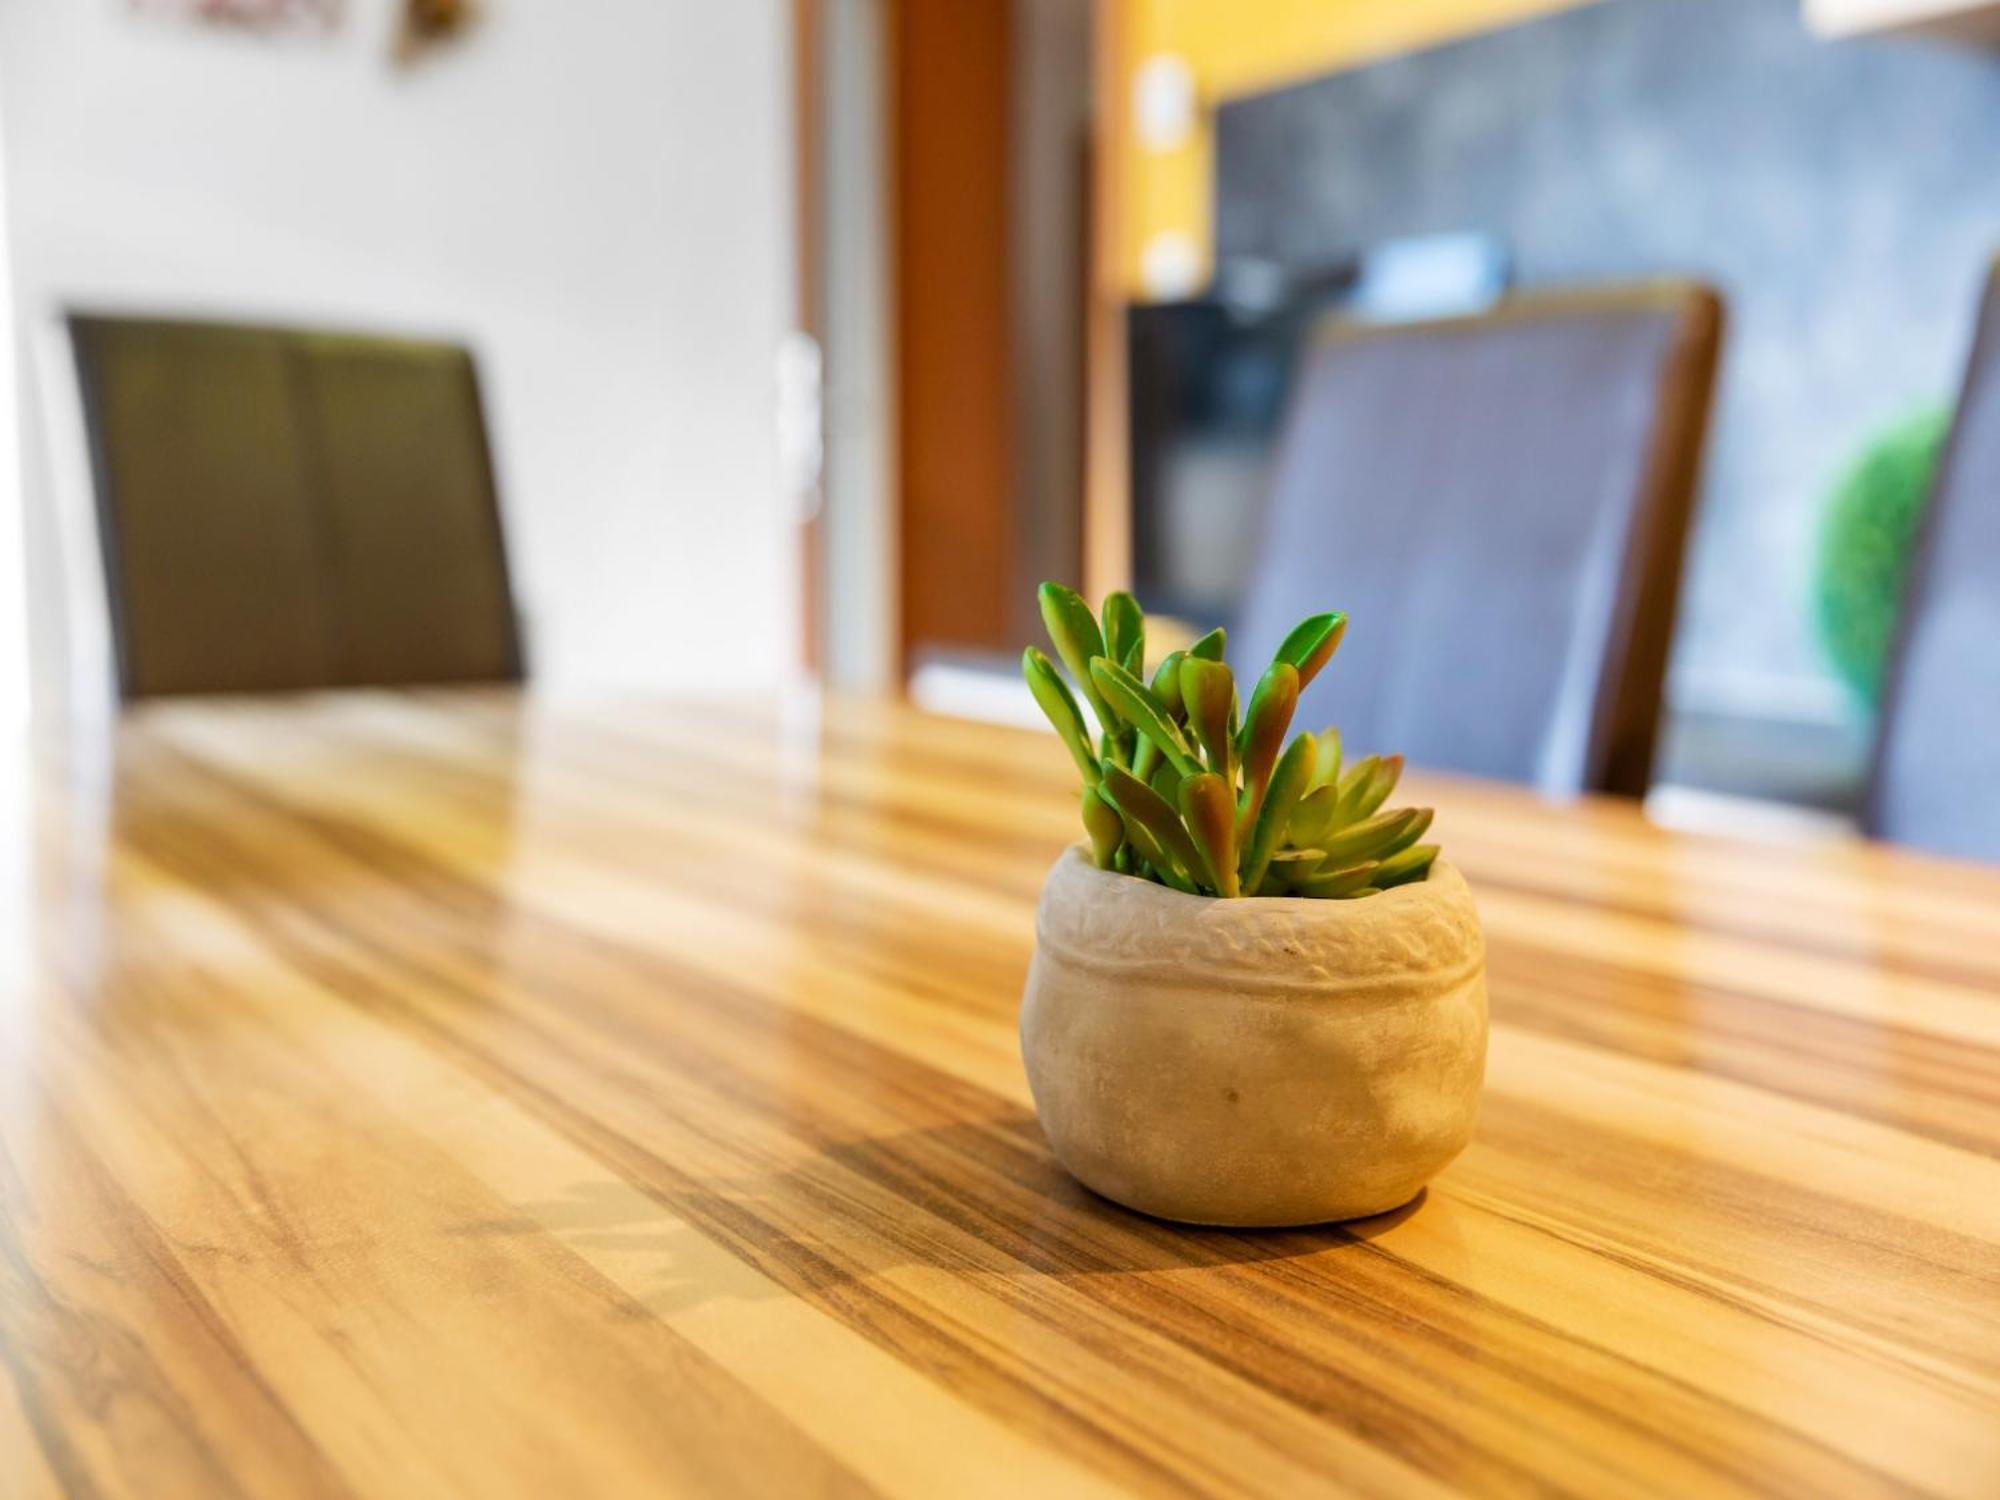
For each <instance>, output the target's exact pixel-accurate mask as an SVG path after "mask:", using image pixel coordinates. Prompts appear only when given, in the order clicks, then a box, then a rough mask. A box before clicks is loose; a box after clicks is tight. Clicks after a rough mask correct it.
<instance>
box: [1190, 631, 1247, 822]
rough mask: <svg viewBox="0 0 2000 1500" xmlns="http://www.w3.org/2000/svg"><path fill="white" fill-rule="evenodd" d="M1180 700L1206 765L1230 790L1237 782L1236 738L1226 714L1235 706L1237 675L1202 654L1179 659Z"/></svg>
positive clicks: (1224, 665) (1228, 714)
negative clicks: (1231, 731) (1181, 660)
mask: <svg viewBox="0 0 2000 1500" xmlns="http://www.w3.org/2000/svg"><path fill="white" fill-rule="evenodd" d="M1180 679H1181V681H1180V691H1181V703H1182V705H1183V706H1184V707H1185V708H1186V709H1187V723H1188V728H1190V729H1192V730H1193V731H1194V736H1195V740H1196V742H1197V743H1198V744H1200V746H1201V752H1202V755H1203V757H1204V758H1205V759H1206V761H1207V762H1208V769H1209V770H1211V771H1213V772H1215V774H1216V775H1218V776H1220V777H1221V778H1222V779H1223V781H1225V782H1226V783H1228V785H1229V786H1230V787H1231V789H1232V790H1233V789H1234V787H1235V785H1236V741H1235V738H1234V736H1233V735H1232V734H1231V733H1230V728H1229V718H1230V715H1231V714H1232V713H1233V712H1234V711H1235V708H1236V676H1235V674H1234V673H1232V672H1231V671H1230V670H1229V668H1228V666H1227V665H1226V664H1224V663H1222V662H1219V661H1210V660H1209V659H1208V658H1207V657H1204V656H1190V657H1188V658H1187V659H1186V660H1184V661H1183V662H1182V663H1181V670H1180Z"/></svg>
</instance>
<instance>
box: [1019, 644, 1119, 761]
mask: <svg viewBox="0 0 2000 1500" xmlns="http://www.w3.org/2000/svg"><path fill="white" fill-rule="evenodd" d="M1021 675H1022V676H1023V677H1025V678H1027V679H1028V691H1029V692H1031V693H1033V694H1034V695H1035V702H1037V703H1039V704H1040V705H1041V707H1042V712H1043V713H1045V714H1047V715H1048V718H1049V722H1050V723H1051V724H1053V725H1055V729H1056V733H1057V734H1058V735H1059V736H1061V738H1062V742H1063V744H1065V745H1066V746H1068V747H1069V753H1070V758H1071V759H1072V760H1074V761H1075V762H1076V768H1077V770H1078V771H1080V772H1082V773H1083V779H1084V781H1085V782H1086V783H1087V784H1089V785H1092V786H1095V785H1096V784H1097V780H1098V777H1099V776H1100V775H1101V774H1102V773H1101V772H1100V771H1099V769H1098V765H1097V757H1096V756H1095V755H1093V754H1091V751H1090V731H1089V729H1087V728H1086V727H1085V726H1084V722H1083V710H1082V709H1080V708H1078V707H1077V706H1076V699H1075V698H1074V697H1072V696H1071V694H1070V690H1069V684H1068V683H1066V682H1064V681H1063V680H1062V675H1061V674H1060V673H1059V672H1057V671H1056V664H1055V663H1054V662H1052V661H1050V660H1049V659H1048V658H1047V657H1046V656H1044V655H1043V654H1042V653H1041V652H1039V651H1037V650H1036V649H1035V648H1034V647H1033V646H1030V647H1029V648H1028V649H1027V650H1026V651H1024V652H1022V653H1021Z"/></svg>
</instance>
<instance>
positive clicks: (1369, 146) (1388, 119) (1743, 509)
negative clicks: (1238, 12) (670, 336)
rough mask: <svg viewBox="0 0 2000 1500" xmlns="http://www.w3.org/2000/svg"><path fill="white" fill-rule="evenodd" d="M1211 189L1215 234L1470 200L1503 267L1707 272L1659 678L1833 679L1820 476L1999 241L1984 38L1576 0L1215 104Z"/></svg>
mask: <svg viewBox="0 0 2000 1500" xmlns="http://www.w3.org/2000/svg"><path fill="white" fill-rule="evenodd" d="M1218 203H1219V228H1218V237H1219V242H1220V248H1221V250H1222V252H1223V253H1224V254H1225V255H1227V254H1231V253H1254V254H1261V255H1275V256H1278V257H1280V258H1284V259H1289V260H1295V261H1306V262H1310V261H1319V260H1324V259H1326V258H1328V257H1331V256H1334V255H1338V254H1339V253H1341V252H1342V251H1344V250H1347V249H1351V248H1353V247H1356V246H1360V245H1365V244H1368V243H1370V242H1373V241H1377V240H1381V239H1384V238H1389V237H1392V236H1397V235H1409V234H1423V233H1429V232H1434V231H1440V230H1455V229H1483V230H1491V231H1493V232H1495V233H1497V234H1499V235H1500V236H1502V237H1503V238H1504V239H1505V240H1506V242H1507V243H1508V244H1509V246H1510V247H1511V249H1512V250H1513V252H1514V254H1515V256H1516V262H1517V266H1518V269H1519V272H1520V276H1521V279H1522V280H1523V281H1527V282H1535V283H1549V282H1568V281H1574V280H1602V279H1607V278H1608V279H1618V278H1626V277H1632V276H1637V275H1643V274H1649V273H1667V272H1672V273H1693V274H1696V275H1700V276H1703V277H1705V278H1707V279H1709V280H1711V281H1713V282H1714V283H1715V284H1716V285H1718V286H1719V287H1720V288H1721V289H1722V290H1723V292H1724V294H1725V295H1726V296H1727V298H1728V300H1729V303H1730V311H1731V315H1732V319H1733V326H1732V331H1731V336H1730V342H1729V347H1728V351H1727V355H1726V367H1725V371H1724V377H1723V387H1722V393H1721V400H1720V405H1719V408H1718V417H1719V421H1720V425H1719V427H1718V428H1717V429H1716V431H1715V437H1714V441H1713V444H1712V446H1711V450H1710V464H1709V476H1708V482H1707V486H1706V489H1705V492H1704V498H1703V513H1702V518H1701V523H1700V528H1699V531H1698V533H1697V538H1696V542H1695V551H1694V559H1693V563H1692V567H1691V573H1690V578H1689V593H1688V595H1687V596H1686V603H1685V608H1684V613H1683V631H1682V638H1681V642H1680V648H1679V650H1678V651H1677V654H1676V658H1675V676H1676V683H1677V690H1676V696H1677V699H1678V700H1679V701H1680V702H1681V703H1683V704H1684V705H1686V706H1692V707H1716V708H1725V709H1729V708H1749V709H1753V710H1755V709H1777V710H1779V711H1784V710H1786V709H1788V708H1792V707H1797V708H1798V709H1799V710H1800V711H1802V712H1805V713H1807V714H1810V713H1811V712H1813V711H1814V709H1815V706H1818V707H1819V708H1821V709H1822V710H1823V711H1828V712H1831V711H1835V710H1837V709H1838V707H1839V705H1840V703H1841V701H1842V700H1841V698H1840V696H1839V694H1838V692H1837V690H1836V689H1835V688H1834V686H1833V685H1832V682H1831V679H1830V678H1829V677H1828V675H1827V673H1826V671H1825V669H1824V667H1823V665H1822V663H1821V660H1820V657H1819V653H1818V650H1817V648H1816V645H1815V643H1814V640H1813V638H1812V634H1811V627H1810V622H1809V616H1808V612H1807V607H1806V599H1807V582H1806V579H1807V572H1808V567H1809V563H1810V556H1811V542H1812V538H1813V536H1814V533H1815V527H1816V523H1817V517H1818V512H1819V505H1820V499H1821V496H1822V495H1823V493H1824V492H1825V490H1826V488H1827V486H1828V484H1829V482H1830V480H1831V478H1832V477H1833V475H1834V473H1835V472H1836V471H1837V469H1838V468H1839V467H1840V465H1841V463H1842V462H1843V460H1844V459H1845V458H1846V457H1847V456H1848V455H1849V454H1850V452H1851V451H1852V449H1853V448H1854V447H1855V445H1857V444H1858V443H1860V442H1861V441H1862V440H1863V439H1864V438H1865V437H1866V436H1867V435H1868V434H1869V433H1870V432H1871V431H1872V430H1873V429H1875V428H1876V427H1878V426H1880V425H1881V424H1882V423H1884V422H1886V421H1890V420H1893V419H1895V418H1897V417H1898V416H1900V415H1902V414H1904V413H1905V412H1907V411H1908V410H1910V409H1911V408H1912V407H1914V406H1916V405H1918V404H1921V403H1924V402H1928V401H1935V400H1939V399H1942V398H1947V397H1948V396H1949V395H1950V394H1951V393H1952V392H1954V391H1955V389H1956V384H1957V381H1958V378H1959V367H1960V362H1961V360H1962V359H1963V357H1964V350H1965V345H1966V342H1967V340H1968V338H1969V336H1970V329H1971V318H1972V313H1973V309H1974V306H1975V295H1976V292H1977V290H1978V286H1979V283H1980V281H1981V278H1982V276H1983V274H1984V270H1985V267H1986V265H1987V263H1988V261H1989V260H1990V259H1991V258H1992V257H1993V256H1994V255H1995V254H1996V253H2000V57H1996V56H1995V55H1993V54H1990V53H1983V52H1975V51H1970V50H1965V51H1960V50H1954V49H1951V48H1948V47H1946V46H1944V45H1942V44H1936V43H1920V42H1912V41H1860V42H1838V43H1829V42H1821V41H1818V40H1815V39H1813V38H1812V37H1810V36H1808V35H1807V34H1806V33H1805V32H1804V30H1803V28H1802V27H1801V25H1800V21H1799V4H1798V0H1602V3H1600V4H1597V5H1591V6H1586V7H1584V8H1583V9H1581V10H1576V11H1571V12H1567V13H1565V14H1562V15H1559V16H1556V17H1553V18H1550V19H1547V20H1542V21H1536V22H1531V23H1529V24H1526V25H1523V26H1518V27H1514V28H1511V29H1509V30H1506V31H1503V32H1498V33H1494V34H1492V35H1489V36H1483V37H1478V38H1474V39H1472V40H1470V41H1467V42H1464V43H1460V44H1457V45H1454V46H1451V47H1446V48H1441V49H1438V50H1435V51H1431V52H1427V53H1422V54H1418V55H1416V56H1413V57H1408V58H1403V59H1399V60H1396V61H1394V62H1389V63H1384V64H1379V65H1377V66H1373V67H1370V68H1367V69H1363V70H1360V71H1356V72H1351V73H1344V74H1340V75H1336V76H1333V77H1330V78H1325V79H1320V80H1317V81H1315V82H1312V83H1310V84H1306V85H1304V86H1301V87H1298V88H1293V89H1289V90H1286V91H1284V92H1282V93H1277V94H1271V95H1266V96H1264V97H1261V98H1257V99H1252V100H1247V101H1244V102H1241V103H1238V104H1233V105H1230V106H1227V107H1225V108H1224V110H1223V111H1222V118H1221V128H1220V141H1219V166H1218Z"/></svg>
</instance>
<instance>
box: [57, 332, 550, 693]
mask: <svg viewBox="0 0 2000 1500" xmlns="http://www.w3.org/2000/svg"><path fill="white" fill-rule="evenodd" d="M70 331H71V338H72V342H73V344H74V346H75V350H76V357H77V368H78V373H79V376H80V378H81V381H82V386H83V396H84V409H85V413H86V417H87V423H88V427H89V432H90V441H91V449H92V460H93V468H94V471H95V475H96V483H97V496H98V522H99V531H100V534H101V536H102V538H103V543H104V560H105V578H106V585H107V587H106V593H107V595H108V596H109V598H110V601H111V609H112V616H113V627H114V628H113V639H114V640H115V642H116V646H117V652H118V671H119V685H120V689H121V691H122V693H123V695H124V696H125V697H127V698H137V697H146V696H151V695H155V694H167V693H197V692H245V691H276V690H285V689H296V688H317V687H337V686H348V685H360V684H395V683H426V682H453V681H491V680H511V679H514V678H517V677H518V676H519V675H520V655H519V649H518V644H517V640H516V636H515V623H514V607H513V600H512V595H511V591H510V589H509V587H508V580H507V567H506V559H505V553H504V550H503V548H502V545H501V537H500V525H499V515H498V509H497V504H496V497H495V494H494V485H493V474H492V468H491V465H490V463H489V460H488V455H487V446H486V427H485V422H484V419H483V417H482V416H481V411H480V402H479V387H478V381H477V377H476V375H475V373H474V370H473V365H472V360H471V357H470V356H469V355H468V354H467V353H466V352H465V351H464V350H462V349H458V348H454V347H451V346H448V345H438V344H426V343H417V342H409V341H404V340H394V339H374V338H360V337H348V336H340V335H324V334H314V333H305V332H296V331H290V330H285V329H274V328H243V327H231V326H224V325H214V324H200V323H164V322H152V321H141V320H133V319H124V318H96V317H74V318H72V319H71V320H70Z"/></svg>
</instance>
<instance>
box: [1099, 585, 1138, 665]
mask: <svg viewBox="0 0 2000 1500" xmlns="http://www.w3.org/2000/svg"><path fill="white" fill-rule="evenodd" d="M1104 655H1106V656H1108V657H1110V658H1111V659H1112V660H1113V661H1115V662H1117V663H1118V665H1119V666H1121V667H1123V668H1124V669H1125V670H1126V671H1128V672H1130V673H1132V674H1133V675H1134V676H1135V677H1136V676H1137V675H1138V674H1139V673H1141V672H1143V671H1144V670H1145V662H1146V614H1145V611H1144V610H1142V609H1140V608H1139V601H1138V600H1137V599H1134V598H1133V597H1132V596H1131V595H1130V594H1127V593H1116V594H1106V595H1105V596H1104Z"/></svg>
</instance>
